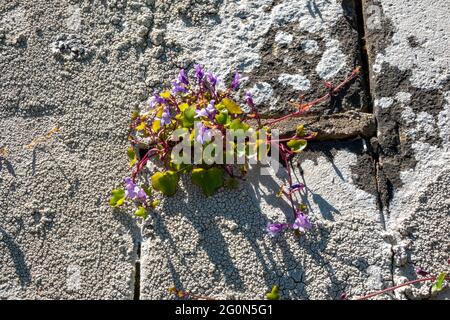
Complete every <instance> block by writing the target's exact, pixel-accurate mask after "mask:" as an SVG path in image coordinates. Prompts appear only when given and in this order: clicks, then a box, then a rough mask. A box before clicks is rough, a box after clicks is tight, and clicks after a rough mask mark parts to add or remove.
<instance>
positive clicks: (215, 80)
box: [207, 72, 219, 88]
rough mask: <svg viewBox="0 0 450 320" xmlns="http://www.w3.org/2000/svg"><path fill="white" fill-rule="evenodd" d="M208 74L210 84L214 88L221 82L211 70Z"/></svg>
mask: <svg viewBox="0 0 450 320" xmlns="http://www.w3.org/2000/svg"><path fill="white" fill-rule="evenodd" d="M207 76H208V81H209V84H210V85H211V86H212V87H213V88H214V87H215V86H216V85H217V83H218V82H219V79H218V78H217V77H216V76H215V75H214V74H212V73H211V72H209V73H208V75H207Z"/></svg>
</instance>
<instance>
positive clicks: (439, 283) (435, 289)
mask: <svg viewBox="0 0 450 320" xmlns="http://www.w3.org/2000/svg"><path fill="white" fill-rule="evenodd" d="M444 280H445V272H441V273H440V274H439V275H438V276H437V278H436V282H435V283H433V286H432V287H431V290H432V291H433V292H439V291H442V286H443V284H444Z"/></svg>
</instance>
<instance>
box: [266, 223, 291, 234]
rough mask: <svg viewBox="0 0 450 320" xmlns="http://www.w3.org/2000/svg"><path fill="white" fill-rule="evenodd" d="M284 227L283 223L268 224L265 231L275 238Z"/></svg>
mask: <svg viewBox="0 0 450 320" xmlns="http://www.w3.org/2000/svg"><path fill="white" fill-rule="evenodd" d="M285 227H286V224H284V223H268V224H267V227H266V231H267V232H268V233H269V234H270V236H271V237H275V236H276V235H278V234H279V233H280V232H281V231H283V229H284V228H285Z"/></svg>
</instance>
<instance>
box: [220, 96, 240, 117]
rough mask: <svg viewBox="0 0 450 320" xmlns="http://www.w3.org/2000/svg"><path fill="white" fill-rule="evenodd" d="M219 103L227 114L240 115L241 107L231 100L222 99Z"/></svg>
mask: <svg viewBox="0 0 450 320" xmlns="http://www.w3.org/2000/svg"><path fill="white" fill-rule="evenodd" d="M220 103H221V104H223V105H224V106H225V108H227V110H228V112H229V113H231V114H241V113H242V109H241V107H240V106H239V105H238V104H237V103H236V102H234V101H233V100H231V99H228V98H223V99H222V101H221V102H220Z"/></svg>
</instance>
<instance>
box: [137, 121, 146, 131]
mask: <svg viewBox="0 0 450 320" xmlns="http://www.w3.org/2000/svg"><path fill="white" fill-rule="evenodd" d="M146 127H147V124H146V123H145V121H142V122H141V123H140V124H139V125H138V126H137V127H136V130H137V131H144V130H145V128H146Z"/></svg>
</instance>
